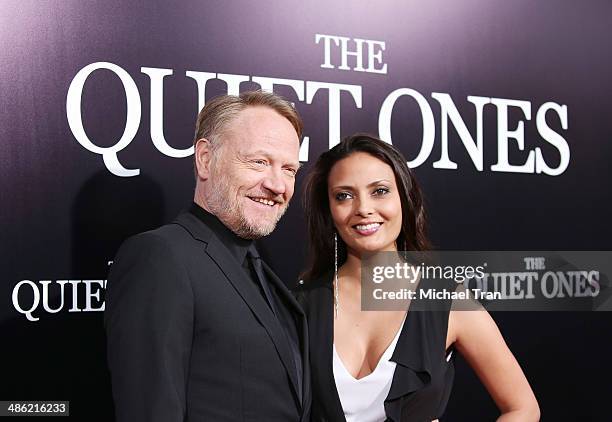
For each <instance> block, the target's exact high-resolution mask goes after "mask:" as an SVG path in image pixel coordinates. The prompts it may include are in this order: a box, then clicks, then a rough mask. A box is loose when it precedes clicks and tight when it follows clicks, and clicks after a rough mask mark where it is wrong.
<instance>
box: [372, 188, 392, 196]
mask: <svg viewBox="0 0 612 422" xmlns="http://www.w3.org/2000/svg"><path fill="white" fill-rule="evenodd" d="M388 193H389V189H387V188H378V189H376V190H375V191H374V195H378V196H382V195H386V194H388Z"/></svg>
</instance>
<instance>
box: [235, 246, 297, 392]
mask: <svg viewBox="0 0 612 422" xmlns="http://www.w3.org/2000/svg"><path fill="white" fill-rule="evenodd" d="M247 257H248V259H249V261H250V262H251V266H252V269H253V272H254V275H255V276H256V278H257V281H258V282H259V286H260V287H261V290H262V291H263V294H264V296H265V298H266V301H267V302H268V305H269V306H270V309H272V312H273V313H274V315H275V316H276V319H277V320H278V322H279V323H280V325H281V327H282V329H283V332H284V333H285V338H286V339H287V341H288V342H289V347H290V348H291V352H292V355H293V360H294V362H295V369H296V372H297V380H298V395H299V396H300V400H301V399H302V371H303V368H302V354H301V353H300V348H299V339H298V334H297V329H296V326H295V321H294V319H293V316H292V315H291V314H290V313H289V311H288V310H287V309H286V308H285V307H283V306H282V304H281V305H279V306H281V307H282V313H280V314H279V312H278V309H277V307H276V301H275V299H274V296H272V291H271V290H270V285H269V283H268V278H267V277H266V273H265V272H264V269H263V265H262V263H261V258H260V257H259V256H257V255H254V254H253V253H252V252H251V251H249V252H248V254H247Z"/></svg>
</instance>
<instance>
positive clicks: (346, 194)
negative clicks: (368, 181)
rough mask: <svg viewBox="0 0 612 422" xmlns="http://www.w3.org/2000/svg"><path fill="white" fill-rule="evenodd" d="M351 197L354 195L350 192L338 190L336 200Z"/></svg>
mask: <svg viewBox="0 0 612 422" xmlns="http://www.w3.org/2000/svg"><path fill="white" fill-rule="evenodd" d="M350 198H352V196H351V194H350V193H348V192H338V193H337V194H336V200H337V201H344V200H346V199H350Z"/></svg>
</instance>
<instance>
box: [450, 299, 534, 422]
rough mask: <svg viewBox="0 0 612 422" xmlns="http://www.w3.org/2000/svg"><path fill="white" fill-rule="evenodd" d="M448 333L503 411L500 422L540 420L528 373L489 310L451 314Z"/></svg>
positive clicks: (454, 312)
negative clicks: (517, 359) (515, 355)
mask: <svg viewBox="0 0 612 422" xmlns="http://www.w3.org/2000/svg"><path fill="white" fill-rule="evenodd" d="M448 334H449V343H453V342H454V346H455V348H456V349H457V351H458V352H459V353H461V355H462V356H463V357H464V358H465V359H466V360H467V362H468V363H469V364H470V366H471V367H472V368H473V369H474V371H475V372H476V374H477V375H478V378H480V380H481V381H482V383H483V384H484V386H485V387H486V389H487V391H488V392H489V394H491V397H493V400H494V401H495V403H496V404H497V407H498V408H499V409H500V411H501V412H502V414H501V416H500V417H499V419H497V420H498V421H504V422H510V421H521V422H525V421H538V420H539V419H540V408H539V406H538V402H537V400H536V398H535V396H534V394H533V391H532V390H531V387H530V386H529V383H528V382H527V379H526V378H525V374H523V371H522V369H521V367H520V366H519V364H518V362H517V361H516V359H515V358H514V356H513V355H512V352H510V349H508V346H507V345H506V342H505V341H504V338H503V337H502V335H501V333H500V332H499V329H498V328H497V325H496V324H495V321H493V319H492V318H491V316H490V315H489V313H488V312H487V311H485V310H478V311H451V313H450V316H449V327H448Z"/></svg>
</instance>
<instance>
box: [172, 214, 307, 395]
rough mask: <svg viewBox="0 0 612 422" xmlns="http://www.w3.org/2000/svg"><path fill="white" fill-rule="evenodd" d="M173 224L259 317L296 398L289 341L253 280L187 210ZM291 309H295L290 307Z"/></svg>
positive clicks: (293, 367) (295, 381)
mask: <svg viewBox="0 0 612 422" xmlns="http://www.w3.org/2000/svg"><path fill="white" fill-rule="evenodd" d="M175 223H176V224H179V225H181V226H182V227H184V228H185V229H186V230H187V231H189V232H190V233H191V234H192V236H193V237H194V238H196V239H197V240H200V241H202V242H204V245H205V246H204V249H205V252H206V253H207V254H208V256H210V258H211V259H212V260H213V261H214V262H215V263H216V264H217V266H218V267H219V269H220V270H221V271H222V272H223V273H224V274H225V276H226V278H227V279H228V281H229V282H230V284H231V285H232V286H233V287H234V289H235V290H236V292H237V293H238V294H239V295H240V297H242V299H243V300H244V302H245V303H246V304H247V306H248V307H249V308H250V309H251V311H252V312H253V314H254V315H255V317H256V318H257V319H258V320H259V322H260V323H261V325H262V326H263V327H264V329H265V330H266V332H267V333H268V335H269V336H270V339H271V340H272V343H273V344H274V347H275V348H276V351H277V353H278V355H279V357H280V360H281V361H282V363H283V365H284V367H285V370H286V371H287V373H288V375H289V378H290V380H291V385H292V387H293V392H294V394H295V395H296V397H298V388H297V379H296V374H295V364H294V362H293V357H292V356H291V350H290V349H289V344H288V343H287V339H286V337H285V334H284V333H283V331H282V327H281V326H280V323H279V321H278V320H277V319H276V317H275V316H274V314H273V313H272V311H271V310H270V307H269V306H268V305H267V303H266V302H265V299H264V298H263V297H262V295H261V293H260V292H259V290H257V287H256V286H255V283H253V281H252V280H250V279H249V278H248V277H247V275H246V274H245V272H244V271H243V269H242V265H241V263H237V262H236V259H235V258H234V257H233V256H232V255H231V253H230V252H229V250H228V249H227V248H226V247H225V246H224V245H223V244H222V243H221V241H220V240H219V239H218V238H217V237H216V236H215V235H214V233H213V232H212V231H211V230H210V229H209V228H208V227H207V226H206V225H204V224H203V223H202V222H201V221H200V220H199V219H198V218H197V217H195V216H193V215H192V214H190V213H183V214H181V215H179V217H178V218H177V220H176V221H175ZM267 269H268V272H269V273H271V270H269V267H267ZM272 275H273V273H272ZM272 275H271V276H270V279H274V282H275V283H281V284H282V282H281V281H280V280H279V279H278V277H276V276H275V275H274V276H272ZM283 287H284V286H283ZM277 291H281V289H277ZM285 291H286V288H285ZM289 296H290V295H289ZM290 299H292V300H293V304H294V305H296V306H297V308H298V309H299V305H297V303H296V301H295V299H294V298H292V297H291V298H290ZM293 312H297V311H295V310H293ZM300 315H301V318H302V319H303V312H301V309H300Z"/></svg>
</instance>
